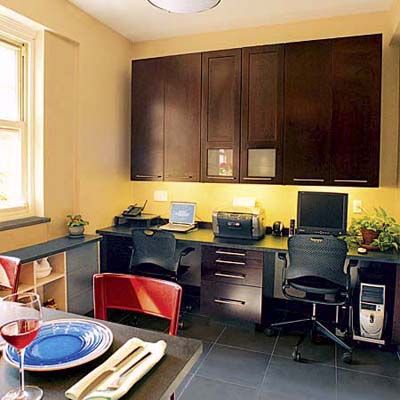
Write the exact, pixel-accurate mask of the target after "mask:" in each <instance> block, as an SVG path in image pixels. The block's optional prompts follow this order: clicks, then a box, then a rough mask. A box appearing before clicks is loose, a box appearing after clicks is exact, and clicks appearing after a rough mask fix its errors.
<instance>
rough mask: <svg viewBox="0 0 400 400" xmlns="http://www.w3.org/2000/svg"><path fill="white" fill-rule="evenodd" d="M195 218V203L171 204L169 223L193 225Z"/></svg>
mask: <svg viewBox="0 0 400 400" xmlns="http://www.w3.org/2000/svg"><path fill="white" fill-rule="evenodd" d="M195 217H196V203H186V202H172V203H171V213H170V217H169V222H171V223H173V224H187V225H193V224H194V220H195Z"/></svg>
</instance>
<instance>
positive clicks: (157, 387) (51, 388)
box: [0, 309, 202, 400]
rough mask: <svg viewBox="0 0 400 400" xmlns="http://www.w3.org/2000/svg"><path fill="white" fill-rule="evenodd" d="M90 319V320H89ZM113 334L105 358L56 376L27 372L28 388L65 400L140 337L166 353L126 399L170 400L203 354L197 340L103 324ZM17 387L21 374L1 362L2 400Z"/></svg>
mask: <svg viewBox="0 0 400 400" xmlns="http://www.w3.org/2000/svg"><path fill="white" fill-rule="evenodd" d="M68 317H71V318H82V317H80V316H79V317H78V316H77V315H74V314H69V313H64V312H60V311H53V310H47V309H45V310H44V319H46V320H51V319H60V318H68ZM89 319H90V318H89ZM101 322H102V323H104V324H105V325H107V326H108V327H109V328H110V329H111V331H112V332H113V334H114V342H113V344H112V346H111V349H110V350H109V351H108V352H107V353H106V354H105V355H103V356H102V357H100V358H98V359H97V360H95V361H92V362H91V363H89V364H86V365H83V366H80V367H76V368H71V369H68V370H63V371H57V372H28V371H27V372H25V382H26V384H27V385H29V384H32V385H37V386H39V387H41V388H42V389H43V391H44V398H45V399H51V400H58V399H65V395H64V392H65V391H66V390H67V389H68V388H70V387H71V386H72V385H73V384H74V383H76V382H77V381H78V380H79V379H81V378H82V377H83V376H85V375H86V374H88V373H89V372H90V371H92V370H93V369H94V368H96V367H97V366H98V365H99V364H100V363H102V362H104V361H105V360H106V359H107V358H108V357H109V356H110V355H111V354H112V353H113V352H115V351H116V350H117V349H118V348H119V347H121V346H122V345H123V344H124V343H125V342H126V341H127V340H128V339H130V338H132V337H138V338H140V339H142V340H145V341H148V342H156V341H158V340H165V342H167V352H166V355H165V357H164V358H163V359H162V360H161V361H160V362H159V363H158V364H157V365H156V366H155V367H154V368H153V369H152V370H151V371H150V372H149V373H148V374H147V375H146V376H145V377H143V378H142V379H141V380H140V381H139V382H138V383H137V384H136V385H135V386H134V387H133V388H132V389H131V390H130V391H129V392H128V393H127V394H126V395H125V396H124V397H123V399H126V400H127V399H132V400H161V399H162V400H164V399H165V400H167V399H168V400H169V399H170V396H171V394H172V393H174V392H175V391H176V389H177V388H178V386H179V385H180V384H181V383H182V381H183V379H184V378H185V376H186V375H187V374H188V373H189V371H190V369H191V368H192V367H193V365H194V364H195V362H196V361H197V360H198V359H199V357H200V355H201V353H202V343H201V342H200V341H198V340H195V339H187V338H183V337H176V336H169V335H166V334H164V333H160V332H154V331H148V330H144V329H139V328H134V327H130V326H125V325H120V324H115V323H111V322H106V321H101ZM17 386H18V370H17V369H16V368H13V367H11V366H10V365H8V364H7V363H6V361H5V360H4V358H3V357H1V358H0V397H1V396H2V395H4V394H5V393H6V392H7V391H8V390H10V389H11V388H14V387H17Z"/></svg>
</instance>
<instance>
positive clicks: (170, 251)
mask: <svg viewBox="0 0 400 400" xmlns="http://www.w3.org/2000/svg"><path fill="white" fill-rule="evenodd" d="M132 242H133V250H134V253H133V256H132V259H131V265H132V266H136V265H141V264H151V265H156V266H159V267H162V268H164V269H167V270H170V271H176V270H177V264H176V258H175V251H176V239H175V236H174V235H173V234H172V233H171V232H166V231H160V230H154V229H134V230H133V231H132Z"/></svg>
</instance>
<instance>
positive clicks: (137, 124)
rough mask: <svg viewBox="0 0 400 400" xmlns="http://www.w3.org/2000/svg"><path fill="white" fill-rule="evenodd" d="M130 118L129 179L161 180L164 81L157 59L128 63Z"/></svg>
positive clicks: (162, 164)
mask: <svg viewBox="0 0 400 400" xmlns="http://www.w3.org/2000/svg"><path fill="white" fill-rule="evenodd" d="M157 77H158V78H157ZM160 77H161V79H160ZM131 115H132V142H131V148H132V150H131V179H132V180H162V179H163V169H164V80H163V79H162V66H161V62H160V59H151V60H140V61H133V62H132V114H131Z"/></svg>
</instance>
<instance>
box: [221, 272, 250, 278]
mask: <svg viewBox="0 0 400 400" xmlns="http://www.w3.org/2000/svg"><path fill="white" fill-rule="evenodd" d="M214 276H219V277H221V278H232V279H245V277H246V275H242V274H239V275H236V274H226V273H225V272H215V273H214Z"/></svg>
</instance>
